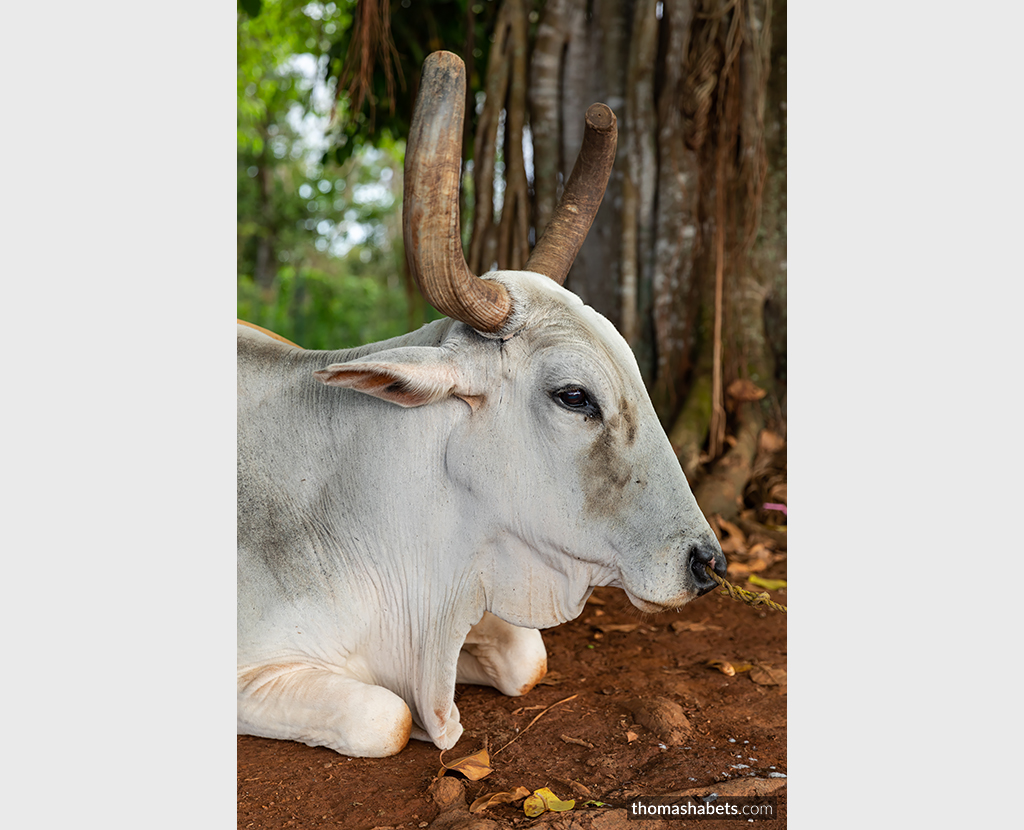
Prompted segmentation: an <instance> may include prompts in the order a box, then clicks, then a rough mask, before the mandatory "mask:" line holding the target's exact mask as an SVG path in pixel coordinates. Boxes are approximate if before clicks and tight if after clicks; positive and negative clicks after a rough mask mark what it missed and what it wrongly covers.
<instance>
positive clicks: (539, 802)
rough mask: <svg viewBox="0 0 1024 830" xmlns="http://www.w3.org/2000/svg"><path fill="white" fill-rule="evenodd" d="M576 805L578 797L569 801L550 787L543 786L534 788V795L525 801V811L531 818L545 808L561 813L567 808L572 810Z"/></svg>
mask: <svg viewBox="0 0 1024 830" xmlns="http://www.w3.org/2000/svg"><path fill="white" fill-rule="evenodd" d="M575 806H576V799H574V798H572V799H569V800H568V801H562V800H561V799H560V798H559V797H558V796H557V795H555V794H554V793H553V792H551V790H550V789H548V788H547V787H541V788H540V789H539V790H534V791H533V795H531V796H530V797H529V798H527V799H526V801H524V802H523V812H524V813H526V815H527V816H529V817H530V818H535V817H536V816H539V815H540V814H541V813H543V812H544V811H545V810H551V811H552V812H554V813H561V812H563V811H565V810H571V809H572V808H573V807H575Z"/></svg>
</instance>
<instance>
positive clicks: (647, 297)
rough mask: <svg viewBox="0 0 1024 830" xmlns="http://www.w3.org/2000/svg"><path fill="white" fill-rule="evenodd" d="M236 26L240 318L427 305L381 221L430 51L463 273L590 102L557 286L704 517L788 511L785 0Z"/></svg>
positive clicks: (538, 182)
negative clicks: (583, 183)
mask: <svg viewBox="0 0 1024 830" xmlns="http://www.w3.org/2000/svg"><path fill="white" fill-rule="evenodd" d="M238 19H239V33H238V64H239V76H238V94H239V111H238V119H239V162H238V164H239V167H238V182H239V188H238V204H239V207H238V211H239V215H238V220H239V222H238V228H239V230H238V233H239V239H238V251H239V255H238V256H239V268H238V273H239V277H238V280H239V316H241V317H243V318H245V319H249V320H251V321H252V322H256V323H259V324H261V325H266V326H267V327H269V328H272V329H274V330H275V331H278V332H279V333H281V334H283V335H284V336H286V337H289V338H291V339H293V340H296V342H299V343H301V344H302V345H304V346H306V347H309V348H341V347H344V346H349V345H354V344H356V343H360V342H367V341H370V340H374V339H381V338H384V337H387V336H391V335H393V334H398V333H401V332H404V331H407V330H410V329H411V328H414V327H416V326H418V325H419V324H421V323H422V322H424V321H426V320H427V319H431V318H433V317H436V316H437V313H436V312H435V311H434V310H433V309H431V308H429V307H428V306H426V305H425V304H424V303H423V301H422V299H421V298H420V297H419V295H418V293H417V292H416V291H415V290H414V289H413V288H412V287H411V284H410V282H409V279H408V276H407V273H406V269H405V262H404V253H403V250H402V243H401V231H400V228H401V188H402V182H401V171H402V163H403V152H404V143H403V139H404V136H405V135H406V134H407V133H408V125H409V120H410V118H411V115H412V106H413V102H414V100H415V94H416V90H417V87H418V79H419V72H420V67H421V65H422V62H423V59H424V58H425V57H426V55H427V54H429V53H430V52H432V51H435V50H437V49H447V50H449V51H452V52H455V53H456V54H458V55H460V56H461V57H462V58H463V60H464V61H465V62H466V69H467V79H468V83H469V89H468V91H467V99H468V100H467V104H468V106H467V118H466V124H465V134H464V142H463V146H464V150H463V153H464V160H465V166H464V178H463V185H464V186H463V199H464V204H463V212H462V216H463V233H464V242H465V248H466V254H467V261H468V262H469V264H470V267H471V268H473V269H474V270H475V271H476V272H477V273H483V272H485V271H487V270H489V269H491V268H493V267H500V268H517V267H521V265H522V263H523V262H525V259H526V257H527V255H528V253H529V250H530V247H531V245H532V244H533V243H534V242H535V240H536V238H537V236H538V234H539V233H540V232H542V231H543V228H544V225H545V224H546V222H547V219H548V216H549V215H550V213H551V211H552V209H553V207H554V205H555V204H556V202H557V198H558V196H559V194H560V188H561V186H562V184H563V183H564V181H565V179H566V178H567V177H568V174H569V172H570V171H571V169H572V165H573V163H574V161H575V156H576V153H577V151H578V148H579V144H580V140H581V138H582V130H583V113H584V112H585V111H586V108H587V107H588V106H589V105H590V104H591V103H593V102H594V101H603V102H605V103H607V104H608V105H609V106H611V107H612V109H613V110H614V111H615V113H616V114H617V116H618V120H619V150H618V155H617V157H616V163H615V168H614V171H613V174H612V178H611V181H610V183H609V188H608V193H607V194H606V197H605V200H604V203H603V205H602V208H601V211H600V212H599V214H598V217H597V219H596V221H595V223H594V227H593V228H592V230H591V232H590V235H589V236H588V238H587V241H586V243H585V244H584V246H583V249H582V250H581V252H580V255H579V257H578V258H577V260H576V264H575V266H574V267H573V269H572V271H571V273H570V275H569V277H568V279H567V281H566V287H567V288H570V289H571V290H573V291H575V292H576V293H578V294H579V295H580V296H581V297H582V298H583V299H584V300H585V301H586V302H587V303H589V304H590V305H592V306H594V307H595V308H596V309H597V310H598V311H600V312H601V313H603V314H604V315H605V316H607V317H608V318H609V319H610V320H611V321H612V322H613V323H614V324H615V325H616V326H617V327H618V328H619V330H620V331H621V332H622V334H623V336H624V337H626V339H627V341H628V342H629V343H630V345H631V346H632V347H633V349H634V352H635V353H636V355H637V358H638V361H639V363H640V367H641V371H642V373H643V375H644V378H645V380H646V382H647V384H648V388H649V389H650V391H651V395H652V399H653V400H654V403H655V407H656V409H657V411H658V413H659V416H660V417H661V418H662V421H663V423H664V425H665V428H666V430H667V431H668V432H669V435H670V439H671V441H672V443H673V447H674V449H675V450H676V452H677V454H678V456H679V459H680V463H681V464H682V466H683V469H684V471H685V472H686V475H687V477H688V478H689V479H690V481H691V483H693V484H694V485H695V491H696V493H697V497H698V501H699V502H700V503H701V506H702V507H703V508H704V509H705V512H706V513H708V514H709V515H710V514H713V513H714V514H718V515H721V516H723V517H726V518H736V517H737V516H738V515H739V513H740V511H741V510H742V509H743V508H744V507H750V506H752V505H754V506H758V505H760V504H761V503H763V502H764V501H782V502H784V501H785V483H784V477H783V478H782V479H781V483H780V480H779V477H778V476H777V475H774V476H773V475H772V474H771V473H770V470H771V469H775V470H777V469H778V467H779V465H780V464H781V465H782V466H784V438H785V412H786V407H785V403H786V394H785V391H786V338H785V331H786V322H785V321H786V293H785V286H786V271H785V261H786V128H785V125H786V112H785V105H786V82H785V69H786V66H785V33H786V5H785V2H784V1H783V2H779V0H430V1H428V0H351V1H349V0H340V2H330V3H326V4H324V3H316V2H314V3H300V2H294V1H293V0H245V2H242V3H240V9H239V18H238ZM759 449H760V453H759V452H758V450H759ZM766 471H768V472H766ZM775 516H776V518H774V519H773V521H775V522H778V521H779V519H778V518H777V516H778V514H775ZM757 518H759V519H761V520H762V521H765V520H767V519H768V516H767V515H766V514H764V513H758V514H757Z"/></svg>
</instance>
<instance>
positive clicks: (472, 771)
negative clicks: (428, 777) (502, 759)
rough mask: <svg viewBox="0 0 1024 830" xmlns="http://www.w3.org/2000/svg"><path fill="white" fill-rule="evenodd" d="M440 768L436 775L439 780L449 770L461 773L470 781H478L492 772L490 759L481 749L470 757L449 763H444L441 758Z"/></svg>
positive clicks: (485, 751)
mask: <svg viewBox="0 0 1024 830" xmlns="http://www.w3.org/2000/svg"><path fill="white" fill-rule="evenodd" d="M441 754H442V755H443V754H444V753H443V752H442V753H441ZM441 766H442V767H443V769H442V770H440V771H439V772H438V774H437V775H438V777H439V778H440V777H441V776H442V775H444V773H445V770H451V771H452V772H461V773H462V774H463V775H465V776H466V778H468V779H469V780H470V781H479V780H480V779H481V778H485V777H486V776H488V775H490V774H491V773H492V772H494V769H493V768H492V767H491V758H490V756H489V755H488V754H487V750H486V749H481V750H480V751H479V752H474V753H473V754H472V755H467V756H465V757H464V758H459V759H458V760H457V761H452V762H451V763H446V762H445V761H444V759H443V758H442V759H441Z"/></svg>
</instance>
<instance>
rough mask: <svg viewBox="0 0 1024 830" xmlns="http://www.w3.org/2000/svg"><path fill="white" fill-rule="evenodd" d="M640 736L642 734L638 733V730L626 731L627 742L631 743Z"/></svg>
mask: <svg viewBox="0 0 1024 830" xmlns="http://www.w3.org/2000/svg"><path fill="white" fill-rule="evenodd" d="M639 737H640V736H639V735H637V734H636V732H627V733H626V743H627V744H631V743H633V741H635V740H636V739H637V738H639Z"/></svg>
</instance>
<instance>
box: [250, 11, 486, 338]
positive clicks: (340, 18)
mask: <svg viewBox="0 0 1024 830" xmlns="http://www.w3.org/2000/svg"><path fill="white" fill-rule="evenodd" d="M498 6H499V3H498V2H497V0H435V2H430V3H425V2H424V3H421V2H418V0H417V1H416V2H412V0H408V2H407V1H406V0H394V2H392V4H391V7H392V14H391V24H392V36H393V38H394V42H395V47H396V54H395V60H396V65H395V87H394V98H393V100H388V97H387V92H386V88H387V87H386V81H385V73H384V69H383V66H382V64H381V62H380V60H378V61H377V62H376V66H375V69H374V74H373V77H372V79H371V82H370V90H371V95H370V97H369V98H368V100H367V101H366V102H365V103H364V104H363V106H362V107H361V108H360V110H359V111H352V110H351V109H350V104H349V100H348V97H347V95H346V94H345V93H344V92H343V93H342V94H341V95H336V84H337V78H338V76H339V74H340V73H341V72H342V69H343V67H344V65H345V58H346V56H347V55H348V52H349V45H350V41H351V37H352V31H353V23H354V15H355V12H356V2H355V0H332V2H326V3H324V2H299V0H239V10H238V18H237V19H238V42H237V61H238V79H237V82H238V111H237V131H238V163H237V166H238V170H237V182H238V188H237V197H238V240H237V242H238V245H237V251H238V262H237V289H238V316H239V317H240V318H242V319H245V320H249V321H250V322H253V323H256V324H258V325H262V326H265V327H266V328H269V329H271V330H273V331H276V332H277V333H279V334H281V335H282V336H284V337H287V338H288V339H290V340H294V341H295V342H297V343H299V344H300V345H302V346H304V347H306V348H330V349H335V348H343V347H346V346H354V345H357V344H360V343H365V342H371V341H373V340H377V339H382V338H386V337H390V336H393V335H396V334H400V333H403V332H405V331H408V330H410V328H415V327H416V326H418V325H420V324H421V323H422V322H424V321H425V320H426V319H429V318H432V317H437V316H438V315H437V313H436V312H434V311H433V310H432V309H430V308H429V306H426V305H425V304H424V303H423V302H422V300H420V299H419V297H418V295H414V296H413V297H411V298H410V297H409V296H408V295H407V292H406V290H405V283H404V276H403V275H404V273H405V264H404V252H403V250H402V246H401V237H402V234H401V197H402V193H401V170H402V166H403V163H404V151H405V147H404V142H403V141H402V140H401V137H403V136H405V135H406V134H407V133H408V127H409V124H408V122H409V119H410V117H411V115H412V104H413V94H414V91H415V82H416V79H417V78H418V76H419V72H420V66H421V64H422V61H423V59H424V58H425V57H426V55H427V54H428V53H429V52H431V51H434V50H435V49H450V50H451V51H454V52H457V53H459V54H461V55H464V56H465V57H466V59H467V65H468V66H467V68H468V70H469V83H470V87H471V90H473V91H478V90H480V89H481V88H482V86H483V77H482V76H483V72H484V69H485V67H486V60H487V51H488V49H489V46H490V41H489V37H488V35H489V31H490V29H491V28H492V26H493V21H494V18H495V16H496V14H497V9H498ZM467 117H468V118H469V119H470V121H472V120H473V119H474V118H475V113H474V112H472V111H471V112H469V113H467ZM467 144H468V146H467V151H469V149H470V148H471V146H472V142H468V143H467ZM410 304H411V307H410Z"/></svg>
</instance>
